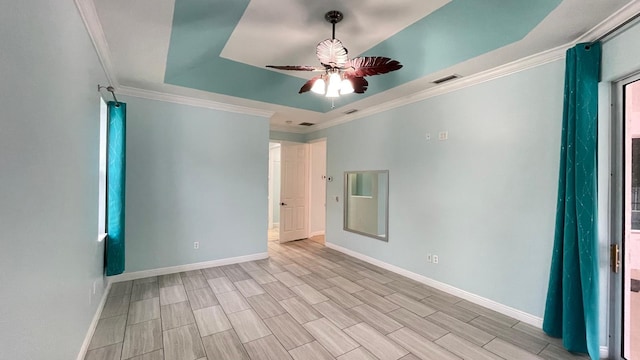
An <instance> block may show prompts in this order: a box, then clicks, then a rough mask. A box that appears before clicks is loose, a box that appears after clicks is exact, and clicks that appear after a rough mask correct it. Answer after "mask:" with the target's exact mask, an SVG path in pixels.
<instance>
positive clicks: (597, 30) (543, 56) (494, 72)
mask: <svg viewBox="0 0 640 360" xmlns="http://www.w3.org/2000/svg"><path fill="white" fill-rule="evenodd" d="M74 1H75V3H76V7H77V8H78V11H79V13H80V16H81V17H82V20H83V22H84V24H85V26H86V28H87V32H88V33H89V37H90V38H91V41H92V42H93V45H94V47H95V49H96V52H97V54H98V58H99V59H100V63H101V64H102V68H103V69H104V72H105V75H106V77H107V79H108V81H109V83H110V85H112V86H114V87H116V88H117V90H118V92H120V93H122V94H124V95H129V96H134V97H141V98H146V99H151V100H160V101H167V102H172V103H177V104H184V105H190V106H197V107H204V108H208V109H214V110H222V111H229V112H235V113H241V114H247V115H255V116H263V117H269V118H270V117H271V116H273V114H274V113H275V112H274V111H268V110H260V109H256V108H250V107H245V106H238V105H230V104H226V103H221V102H216V101H212V100H204V99H198V98H193V97H188V96H182V95H174V94H170V93H166V92H159V91H152V90H145V89H139V88H133V87H126V86H120V85H119V83H118V80H117V78H116V76H115V72H114V67H113V62H112V60H111V51H110V49H109V44H108V43H107V39H106V36H105V34H104V31H103V29H102V24H101V23H100V19H99V17H98V13H97V11H96V8H95V4H94V3H93V1H92V0H74ZM639 12H640V1H637V0H634V1H632V2H630V3H629V4H627V5H625V6H623V7H622V8H620V9H619V10H618V11H616V12H615V13H614V14H612V15H611V16H609V17H607V18H606V19H605V20H603V21H601V22H600V23H599V24H597V25H596V26H594V27H593V28H591V29H590V30H588V31H587V32H585V33H584V34H582V35H580V36H579V37H578V38H576V39H575V40H574V41H572V42H569V43H567V44H564V45H561V46H558V47H556V48H553V49H550V50H546V51H543V52H541V53H538V54H534V55H531V56H528V57H525V58H522V59H518V60H516V61H513V62H511V63H508V64H505V65H501V66H498V67H495V68H493V69H489V70H487V71H483V72H480V73H477V74H474V75H470V76H467V77H463V78H460V79H457V80H454V81H451V82H447V83H445V84H442V85H439V86H436V87H433V88H429V89H425V90H423V91H420V92H417V93H414V94H411V95H409V96H405V97H402V98H398V99H394V100H391V101H387V102H384V103H381V104H380V105H377V106H373V107H369V108H367V109H364V110H360V111H358V112H357V113H355V114H350V115H341V116H339V117H336V118H333V119H331V120H329V121H327V122H324V123H321V124H318V125H317V126H314V127H313V129H297V128H294V129H292V128H290V127H288V126H283V125H271V127H270V129H271V130H273V131H282V132H289V133H296V134H309V133H313V132H315V131H317V130H322V129H326V128H329V127H333V126H336V125H340V124H344V123H347V122H349V121H353V120H356V119H360V118H363V117H367V116H372V115H375V114H378V113H381V112H384V111H387V110H391V109H394V108H397V107H400V106H405V105H408V104H412V103H414V102H418V101H421V100H425V99H428V98H431V97H435V96H439V95H443V94H447V93H450V92H453V91H457V90H460V89H463V88H467V87H470V86H474V85H477V84H480V83H483V82H486V81H491V80H494V79H497V78H500V77H503V76H508V75H511V74H514V73H517V72H519V71H523V70H527V69H530V68H533V67H537V66H540V65H544V64H547V63H550V62H553V61H556V60H560V59H563V58H564V55H565V51H566V50H567V49H568V48H570V47H572V46H574V45H575V44H576V43H580V42H586V41H593V40H594V39H597V38H599V37H600V36H602V35H604V34H606V33H607V32H609V31H611V30H612V29H614V28H615V27H616V26H618V25H619V24H622V23H623V22H625V21H627V20H628V19H630V18H631V17H632V16H634V15H636V14H637V13H639ZM613 35H615V33H614V34H613ZM605 40H606V39H605Z"/></svg>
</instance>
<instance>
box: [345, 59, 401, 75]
mask: <svg viewBox="0 0 640 360" xmlns="http://www.w3.org/2000/svg"><path fill="white" fill-rule="evenodd" d="M344 67H345V69H347V70H346V72H347V73H352V74H353V76H354V77H363V76H372V75H380V74H386V73H388V72H391V71H396V70H398V69H400V68H402V65H401V64H400V62H398V61H397V60H392V59H390V58H388V57H382V56H372V57H368V56H367V57H357V58H353V59H351V60H349V61H347V63H346V64H345V65H344Z"/></svg>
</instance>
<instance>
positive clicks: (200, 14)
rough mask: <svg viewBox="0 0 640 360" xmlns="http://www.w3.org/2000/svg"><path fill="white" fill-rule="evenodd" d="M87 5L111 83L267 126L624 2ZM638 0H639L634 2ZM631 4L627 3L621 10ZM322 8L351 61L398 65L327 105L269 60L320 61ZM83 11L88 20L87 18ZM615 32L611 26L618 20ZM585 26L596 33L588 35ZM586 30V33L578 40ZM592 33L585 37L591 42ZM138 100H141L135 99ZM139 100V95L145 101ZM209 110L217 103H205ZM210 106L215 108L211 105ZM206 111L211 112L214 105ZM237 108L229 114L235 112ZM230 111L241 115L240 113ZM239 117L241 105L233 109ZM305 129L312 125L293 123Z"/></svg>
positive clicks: (468, 72)
mask: <svg viewBox="0 0 640 360" xmlns="http://www.w3.org/2000/svg"><path fill="white" fill-rule="evenodd" d="M77 1H80V2H82V3H86V4H89V5H90V6H91V7H92V8H94V9H95V14H96V15H97V17H95V22H93V21H92V20H91V19H92V18H91V16H85V18H88V19H89V20H90V24H89V29H90V32H91V35H92V38H93V39H94V41H96V43H97V47H98V53H99V54H100V55H101V57H102V60H103V63H104V64H105V66H106V68H107V69H108V72H109V73H111V76H110V77H111V78H112V79H113V83H114V85H116V87H117V88H118V87H119V88H120V89H121V91H123V92H125V93H127V91H128V93H129V94H136V93H137V94H139V93H140V92H141V91H142V92H144V94H147V95H149V94H152V95H153V96H152V97H155V98H162V99H179V101H180V102H187V103H196V104H205V105H204V106H208V105H206V104H214V103H215V104H220V103H223V104H225V105H226V106H231V107H235V108H238V107H240V108H241V109H246V108H249V109H254V110H257V111H258V112H260V113H265V114H266V113H270V114H273V115H272V116H271V124H272V126H275V127H279V129H280V130H285V131H288V129H291V130H292V131H296V128H295V126H297V124H298V123H300V122H303V121H305V122H312V123H316V124H321V123H323V122H330V121H332V120H340V119H341V117H344V116H345V115H344V114H345V112H347V110H350V109H357V110H370V109H376V108H384V106H385V104H387V103H389V102H393V101H396V100H399V101H404V100H406V99H410V98H412V97H413V96H414V95H415V94H416V93H420V92H424V91H429V90H432V89H434V88H436V87H438V86H443V85H437V84H435V83H434V82H433V81H434V80H436V79H439V78H442V77H446V76H448V75H452V74H456V75H458V76H460V77H461V78H462V79H460V80H455V81H459V82H464V81H465V78H472V77H473V76H475V75H477V74H480V73H485V72H487V71H491V70H492V69H495V68H498V67H501V66H502V65H506V64H514V63H517V62H518V61H520V60H522V59H526V58H530V57H532V56H535V55H536V54H541V53H544V52H545V51H547V50H550V49H554V48H557V47H563V46H567V45H568V44H573V43H575V42H576V41H578V40H581V39H584V36H587V37H588V36H593V34H597V31H603V29H602V28H601V27H600V28H599V27H598V25H599V24H601V23H602V22H603V21H606V20H607V18H609V17H610V16H612V14H616V12H618V11H624V10H625V9H626V8H625V6H626V5H629V4H632V3H633V2H632V0H607V1H603V0H535V1H523V0H394V1H388V0H359V1H344V0H323V1H311V0H278V1H273V0H136V1H130V0H77ZM636 1H637V0H636ZM628 8H631V7H628ZM329 10H339V11H342V12H343V13H344V15H345V16H344V20H342V22H340V23H338V24H337V26H336V38H338V39H340V40H342V42H343V43H344V45H345V47H346V48H348V49H349V50H350V52H349V57H350V58H353V57H357V56H385V57H389V58H392V59H395V60H398V61H400V63H402V65H403V68H402V69H400V70H398V71H394V72H391V73H388V74H384V75H377V76H371V77H367V80H368V82H369V87H368V90H367V92H366V93H365V94H349V95H345V96H341V97H340V98H338V99H336V100H335V102H334V103H333V102H332V101H330V100H329V99H328V98H326V97H324V96H321V95H317V94H314V93H311V92H308V93H303V94H298V90H299V89H300V87H301V86H302V84H304V83H305V81H306V80H308V79H310V78H311V77H313V76H314V74H313V73H309V72H283V71H276V70H273V69H267V68H266V67H265V65H312V66H318V65H320V64H319V62H318V60H317V58H316V56H315V50H316V49H315V48H316V45H317V44H318V43H319V42H321V41H323V40H325V39H327V38H330V37H331V25H330V24H329V23H327V22H326V21H325V20H324V14H325V13H326V12H327V11H329ZM89 15H90V14H89ZM614 25H615V24H614ZM592 29H595V30H594V32H592ZM585 34H586V35H585ZM591 38H593V37H591ZM140 96H143V95H140ZM145 96H146V95H145ZM211 106H214V105H211ZM215 106H217V105H215ZM215 106H214V107H215ZM235 108H234V109H235ZM240 108H238V109H240ZM240 111H242V110H240ZM298 130H299V131H309V130H311V129H309V128H305V129H302V128H298Z"/></svg>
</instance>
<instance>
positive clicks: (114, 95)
mask: <svg viewBox="0 0 640 360" xmlns="http://www.w3.org/2000/svg"><path fill="white" fill-rule="evenodd" d="M102 89H105V90H107V91H108V92H110V93H111V96H113V101H115V103H116V107H118V106H120V102H119V101H118V99H116V93H115V89H114V88H113V86H111V85H109V86H102V85H100V84H98V92H100V90H102Z"/></svg>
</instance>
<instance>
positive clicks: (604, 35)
mask: <svg viewBox="0 0 640 360" xmlns="http://www.w3.org/2000/svg"><path fill="white" fill-rule="evenodd" d="M638 17H640V13H637V14H635V15H633V16H631V17H630V18H628V19H627V20H625V21H623V22H622V23H620V24H618V25H617V26H615V27H614V28H613V29H611V30H609V31H607V32H606V33H604V34H602V35H600V36H598V38H597V39H595V40H593V41H591V44H593V43H597V42H598V41H601V40H603V39H605V38H607V37H608V36H609V35H611V34H613V33H615V32H616V31H618V30H620V29H622V28H623V27H625V26H627V25H629V24H630V23H631V22H633V21H634V20H636V19H637V18H638Z"/></svg>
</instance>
